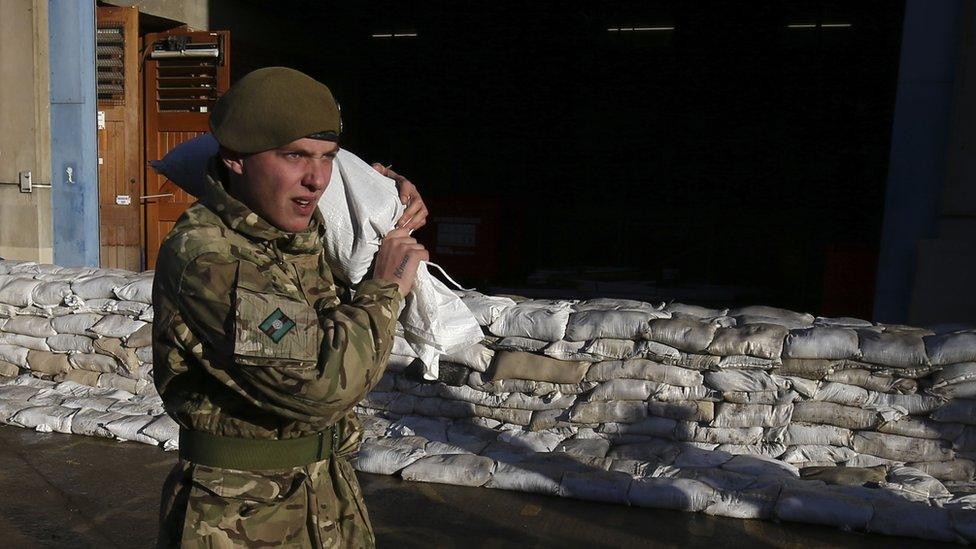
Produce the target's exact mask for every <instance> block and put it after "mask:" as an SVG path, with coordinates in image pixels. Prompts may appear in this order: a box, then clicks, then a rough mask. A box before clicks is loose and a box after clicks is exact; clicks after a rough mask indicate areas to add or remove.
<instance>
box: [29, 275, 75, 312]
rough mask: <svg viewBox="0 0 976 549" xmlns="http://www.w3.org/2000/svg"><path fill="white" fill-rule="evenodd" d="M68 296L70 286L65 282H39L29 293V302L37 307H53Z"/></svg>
mask: <svg viewBox="0 0 976 549" xmlns="http://www.w3.org/2000/svg"><path fill="white" fill-rule="evenodd" d="M70 295H72V294H71V286H70V285H69V284H68V283H67V282H60V281H55V282H41V283H40V284H38V285H37V286H35V287H34V289H33V290H32V291H31V296H30V300H29V301H30V302H31V303H33V304H34V305H37V306H39V307H54V306H57V305H60V304H62V303H63V302H64V298H66V297H68V296H70Z"/></svg>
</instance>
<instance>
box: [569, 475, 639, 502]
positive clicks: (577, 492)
mask: <svg viewBox="0 0 976 549" xmlns="http://www.w3.org/2000/svg"><path fill="white" fill-rule="evenodd" d="M632 482H633V478H632V477H631V476H630V475H627V474H625V473H620V472H616V471H587V472H572V471H570V472H567V473H565V474H564V475H563V477H562V480H561V481H560V484H559V494H560V495H561V496H563V497H570V498H576V499H582V500H588V501H602V502H606V503H626V502H627V493H628V491H629V490H630V484H631V483H632Z"/></svg>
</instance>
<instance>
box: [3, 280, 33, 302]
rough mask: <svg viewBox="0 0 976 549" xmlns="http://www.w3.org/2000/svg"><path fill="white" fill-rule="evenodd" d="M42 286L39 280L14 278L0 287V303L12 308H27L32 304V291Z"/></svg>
mask: <svg viewBox="0 0 976 549" xmlns="http://www.w3.org/2000/svg"><path fill="white" fill-rule="evenodd" d="M41 284H43V282H41V281H40V280H33V279H30V278H15V279H13V280H9V281H8V282H7V283H6V284H3V285H2V286H0V303H3V304H5V305H11V306H13V307H28V306H30V305H33V304H34V303H33V302H32V301H31V296H32V295H33V294H34V290H35V289H36V288H37V287H38V286H39V285H41Z"/></svg>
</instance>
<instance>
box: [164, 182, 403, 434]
mask: <svg viewBox="0 0 976 549" xmlns="http://www.w3.org/2000/svg"><path fill="white" fill-rule="evenodd" d="M218 174H219V171H218V168H217V164H216V163H212V164H211V170H210V177H209V178H208V185H207V188H206V190H205V192H204V193H203V196H202V197H200V201H199V202H197V203H196V204H194V205H193V206H191V207H190V208H189V209H188V210H187V211H186V212H185V213H184V214H183V216H182V217H181V218H180V219H179V221H177V223H176V226H175V227H174V228H173V230H172V231H171V232H170V233H169V235H168V236H167V237H166V239H165V240H164V242H163V244H162V247H161V249H160V252H159V259H158V262H157V269H156V275H155V281H154V285H153V307H154V315H155V322H154V325H153V361H154V362H153V363H154V378H155V383H156V387H157V388H158V390H159V394H160V395H161V396H162V398H163V402H164V404H165V407H166V411H167V412H168V413H169V414H170V415H171V416H172V417H173V418H174V419H175V420H176V422H177V423H179V424H180V426H181V427H184V428H187V429H194V430H199V431H204V432H207V433H212V434H216V435H223V436H232V437H245V438H271V439H275V438H280V439H284V438H293V437H299V436H305V435H309V434H312V433H315V432H318V431H320V430H322V429H324V428H326V427H328V426H329V425H332V424H334V423H337V422H340V420H342V423H349V422H355V419H354V418H355V415H354V414H352V413H351V409H352V407H353V405H354V404H356V403H357V402H358V401H359V400H361V399H362V398H363V397H364V396H365V395H366V393H367V392H368V391H369V390H370V389H371V388H372V387H373V386H374V385H375V384H376V382H377V381H379V379H380V377H381V376H382V374H383V370H384V368H385V365H386V361H387V359H388V358H389V354H390V350H391V348H392V344H393V332H394V328H395V325H396V315H397V312H398V311H399V307H400V304H401V301H402V297H401V296H400V294H399V292H398V291H397V285H396V284H395V283H392V282H386V281H375V280H367V281H364V282H363V283H361V284H360V285H359V287H358V288H356V291H355V297H354V298H351V299H350V298H349V295H350V294H351V292H350V291H349V289H348V288H344V287H340V286H337V285H336V283H335V281H334V279H333V276H332V271H331V269H330V268H329V266H328V264H327V261H326V258H325V254H324V252H323V245H322V238H327V237H328V236H327V235H326V234H325V228H324V226H323V223H322V218H321V216H320V214H319V212H318V211H316V212H315V217H314V218H313V220H312V223H311V225H310V227H309V229H308V230H306V231H304V232H301V233H287V232H284V231H281V230H279V229H277V228H276V227H274V226H272V225H271V224H269V223H268V222H266V221H265V220H264V219H262V218H260V217H259V216H258V215H257V214H255V213H254V212H252V211H251V210H250V209H248V208H247V207H246V206H245V205H244V204H242V203H241V202H240V201H238V200H237V199H235V198H233V197H232V196H230V195H229V194H228V193H227V191H226V190H225V188H224V185H223V184H221V183H220V182H219V175H218ZM356 430H358V427H356V426H355V425H346V431H347V435H349V436H347V437H346V439H347V441H348V442H350V443H351V444H353V445H355V442H356V440H355V439H358V437H355V436H353V435H355V434H358V433H353V432H349V431H356ZM349 439H354V440H349ZM348 445H349V444H344V445H343V446H348ZM343 450H347V448H343Z"/></svg>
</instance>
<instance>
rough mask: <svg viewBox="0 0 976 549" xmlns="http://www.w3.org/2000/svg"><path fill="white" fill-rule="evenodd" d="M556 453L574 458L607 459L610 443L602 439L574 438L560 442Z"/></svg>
mask: <svg viewBox="0 0 976 549" xmlns="http://www.w3.org/2000/svg"><path fill="white" fill-rule="evenodd" d="M555 451H556V452H564V453H566V454H570V455H574V456H590V457H606V456H607V452H609V451H610V441H608V440H606V439H602V438H589V439H587V438H572V439H568V440H564V441H562V442H560V443H559V445H558V446H556V450H555Z"/></svg>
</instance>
